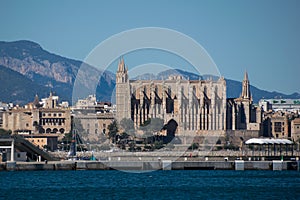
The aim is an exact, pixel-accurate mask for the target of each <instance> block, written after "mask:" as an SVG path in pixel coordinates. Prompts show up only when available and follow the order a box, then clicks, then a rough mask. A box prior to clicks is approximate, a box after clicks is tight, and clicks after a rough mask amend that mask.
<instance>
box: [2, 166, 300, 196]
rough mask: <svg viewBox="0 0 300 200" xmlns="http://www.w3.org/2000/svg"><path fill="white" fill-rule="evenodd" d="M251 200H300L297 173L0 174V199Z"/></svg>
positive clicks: (98, 172)
mask: <svg viewBox="0 0 300 200" xmlns="http://www.w3.org/2000/svg"><path fill="white" fill-rule="evenodd" d="M254 198H256V199H261V198H264V199H300V172H297V171H281V172H280V171H276V172H273V171H196V170H195V171H155V172H149V173H125V172H121V171H29V172H27V171H22V172H0V199H64V200H65V199H185V200H186V199H254Z"/></svg>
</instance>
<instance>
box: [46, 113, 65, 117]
mask: <svg viewBox="0 0 300 200" xmlns="http://www.w3.org/2000/svg"><path fill="white" fill-rule="evenodd" d="M47 116H48V117H51V116H53V117H57V116H58V117H61V116H62V113H48V114H47ZM43 117H46V113H43Z"/></svg>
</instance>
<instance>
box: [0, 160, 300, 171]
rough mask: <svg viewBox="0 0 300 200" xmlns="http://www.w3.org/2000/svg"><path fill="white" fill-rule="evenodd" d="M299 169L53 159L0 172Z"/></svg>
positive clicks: (283, 164)
mask: <svg viewBox="0 0 300 200" xmlns="http://www.w3.org/2000/svg"><path fill="white" fill-rule="evenodd" d="M165 169H169V170H298V171H299V170H300V161H280V160H277V161H242V160H237V161H174V162H173V161H171V160H161V161H76V160H74V161H52V162H2V163H0V171H33V170H165Z"/></svg>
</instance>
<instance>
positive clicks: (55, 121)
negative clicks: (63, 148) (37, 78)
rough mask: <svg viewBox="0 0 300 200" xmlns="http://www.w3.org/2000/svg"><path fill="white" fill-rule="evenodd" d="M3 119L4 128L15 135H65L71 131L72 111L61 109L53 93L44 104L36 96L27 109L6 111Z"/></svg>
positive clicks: (44, 100) (17, 108)
mask: <svg viewBox="0 0 300 200" xmlns="http://www.w3.org/2000/svg"><path fill="white" fill-rule="evenodd" d="M2 118H3V119H2V120H3V123H2V128H3V129H7V130H11V131H12V132H13V133H21V134H22V133H23V134H24V133H28V134H39V133H40V134H43V133H48V134H50V133H52V134H60V135H63V134H64V133H68V132H70V130H71V112H70V109H69V108H63V107H60V106H59V104H58V97H57V96H53V95H52V93H50V96H49V98H45V99H43V101H42V102H39V101H38V96H36V97H35V99H34V101H33V102H32V103H29V104H27V105H26V106H25V107H14V108H12V109H10V110H6V111H4V112H3V116H2Z"/></svg>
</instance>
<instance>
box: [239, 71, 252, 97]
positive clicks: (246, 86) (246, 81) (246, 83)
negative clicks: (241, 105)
mask: <svg viewBox="0 0 300 200" xmlns="http://www.w3.org/2000/svg"><path fill="white" fill-rule="evenodd" d="M241 98H243V99H250V98H251V94H250V82H249V79H248V73H247V71H246V72H245V75H244V80H243V88H242V95H241Z"/></svg>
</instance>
